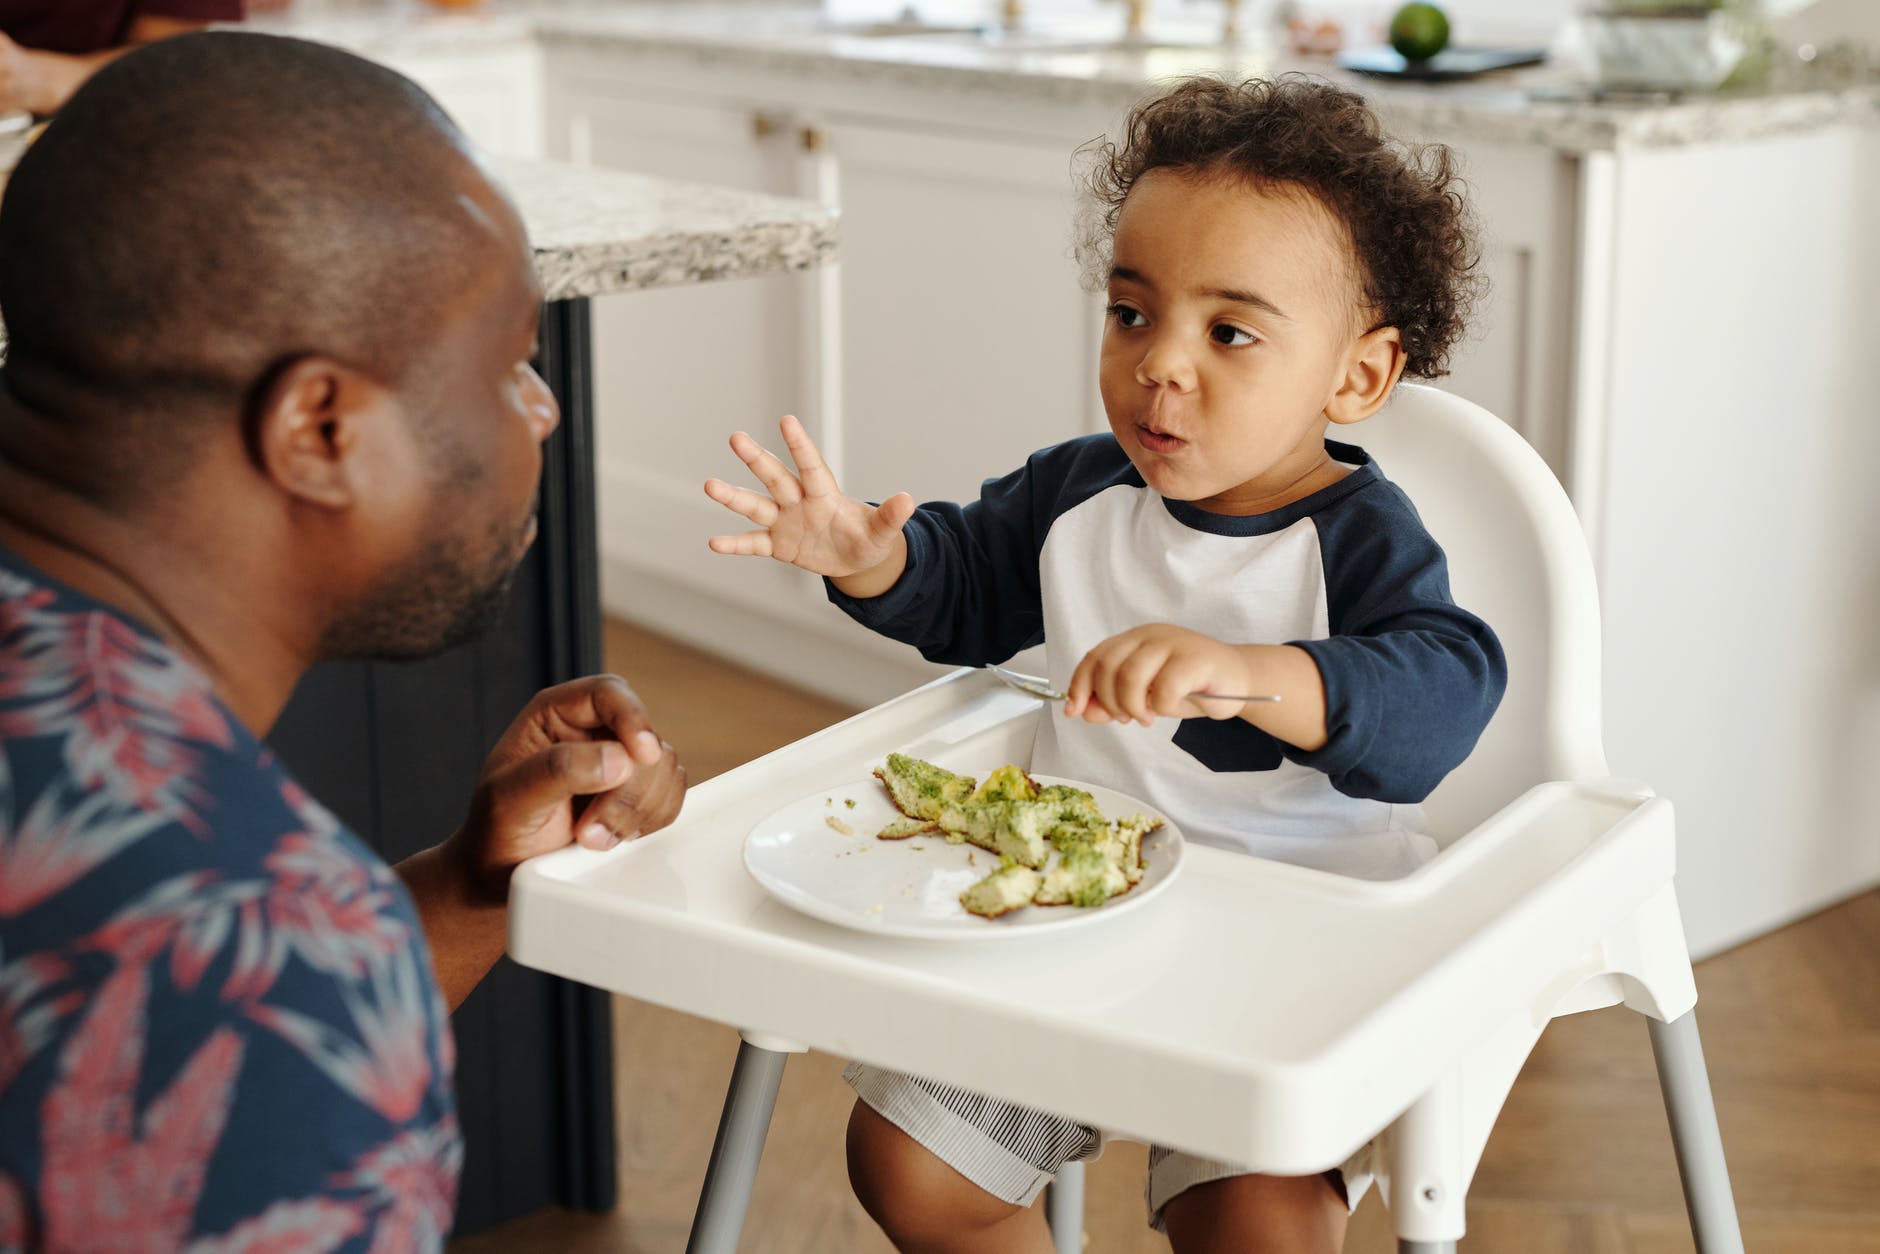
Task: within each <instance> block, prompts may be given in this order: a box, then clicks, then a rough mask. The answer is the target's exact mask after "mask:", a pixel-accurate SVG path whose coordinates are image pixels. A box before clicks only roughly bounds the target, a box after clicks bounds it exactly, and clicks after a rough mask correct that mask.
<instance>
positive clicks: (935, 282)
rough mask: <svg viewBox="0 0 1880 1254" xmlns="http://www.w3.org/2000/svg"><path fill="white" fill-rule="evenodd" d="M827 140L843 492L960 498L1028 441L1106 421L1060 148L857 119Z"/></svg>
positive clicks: (1028, 446)
mask: <svg viewBox="0 0 1880 1254" xmlns="http://www.w3.org/2000/svg"><path fill="white" fill-rule="evenodd" d="M828 140H829V149H830V151H831V152H832V153H833V155H834V161H835V167H836V182H837V185H838V188H839V199H840V203H841V208H842V254H841V256H842V286H841V292H842V324H843V335H842V346H841V347H842V352H841V357H842V395H843V423H844V430H843V432H842V447H843V449H844V471H845V474H846V485H845V486H847V487H848V489H849V490H850V491H851V493H853V494H855V495H860V496H867V497H871V498H874V499H880V498H882V497H884V496H887V495H890V494H892V493H894V492H898V491H907V492H912V493H913V494H914V496H915V498H916V499H917V500H930V499H935V498H945V499H952V500H963V499H972V498H973V497H974V496H976V495H977V494H978V490H979V484H980V482H981V481H982V480H984V479H986V478H988V477H990V476H993V475H999V474H1004V473H1005V472H1007V471H1009V470H1012V469H1014V468H1016V467H1018V466H1019V465H1021V464H1022V463H1023V462H1024V460H1025V457H1026V456H1027V455H1028V454H1030V453H1031V452H1033V451H1035V450H1036V449H1038V448H1041V447H1043V446H1045V445H1047V444H1052V443H1055V442H1057V441H1060V440H1065V439H1068V438H1070V437H1072V436H1076V435H1081V434H1084V433H1086V432H1089V431H1093V430H1100V429H1103V427H1104V423H1103V419H1102V408H1101V404H1100V402H1099V399H1098V394H1097V352H1098V336H1099V332H1100V330H1101V302H1100V301H1099V300H1098V298H1097V297H1095V296H1092V295H1089V294H1087V293H1086V292H1084V291H1083V289H1082V287H1081V286H1080V284H1079V281H1078V270H1077V264H1076V262H1075V261H1074V260H1073V258H1072V256H1071V239H1072V216H1073V208H1074V204H1075V201H1074V197H1073V194H1072V181H1071V171H1070V155H1069V154H1070V148H1069V146H1068V145H1064V144H1045V143H1042V142H1040V143H1037V144H1027V143H1023V142H1019V141H1014V140H1007V139H993V138H980V137H973V136H969V135H966V134H963V133H958V132H955V133H951V134H941V133H937V132H924V131H917V130H905V129H899V128H891V127H887V126H874V125H862V124H855V123H843V124H838V125H832V126H830V127H829V128H828Z"/></svg>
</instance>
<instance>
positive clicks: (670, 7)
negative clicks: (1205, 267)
mask: <svg viewBox="0 0 1880 1254" xmlns="http://www.w3.org/2000/svg"><path fill="white" fill-rule="evenodd" d="M1099 16H1100V17H1101V18H1102V19H1103V20H1104V23H1105V25H1103V26H1102V27H1095V26H1087V29H1088V30H1090V32H1091V34H1090V36H1089V37H1088V38H1079V37H1078V36H1079V35H1081V33H1082V32H1081V31H1078V30H1076V29H1073V30H1072V32H1071V39H1072V41H1071V42H1068V43H1067V42H1065V41H1064V40H1062V39H1052V38H1046V37H1038V36H1032V37H1023V36H1021V37H1019V38H1015V39H1011V40H1001V39H998V38H991V39H985V38H979V37H975V36H972V35H969V34H920V35H903V36H894V37H881V36H871V35H865V34H861V33H857V32H856V31H854V30H852V29H849V28H847V27H846V26H845V24H843V23H839V22H832V21H831V20H830V19H828V18H827V17H826V16H825V15H824V11H823V10H822V9H821V8H820V7H807V6H785V5H776V4H769V3H762V2H761V0H742V2H732V3H721V2H715V3H711V4H685V5H680V4H673V3H662V2H659V0H646V2H641V3H614V4H595V3H592V2H591V0H590V2H588V3H582V2H580V0H485V3H483V4H481V5H478V6H476V7H474V8H471V9H468V10H464V11H448V10H445V9H441V8H431V7H429V6H426V5H423V4H419V3H414V2H413V0H403V2H402V3H393V4H383V3H381V4H371V3H352V2H350V0H320V2H319V3H316V4H314V5H312V6H310V7H305V8H301V7H296V8H295V9H292V10H290V11H288V12H286V13H282V14H276V15H267V16H262V17H258V18H255V19H253V20H251V21H250V22H249V23H248V26H249V27H250V28H251V29H258V30H268V31H276V32H279V33H283V34H295V35H300V36H302V37H305V38H310V39H319V40H323V41H327V42H332V43H337V44H340V45H342V46H347V47H352V48H355V49H357V50H359V51H362V52H368V53H371V54H373V55H378V56H387V55H393V56H395V55H397V54H398V53H399V52H401V51H405V50H411V51H417V50H422V49H437V50H443V49H447V48H451V47H456V46H472V45H477V44H486V45H487V44H500V43H510V42H514V41H526V40H537V41H540V42H541V43H542V44H544V45H546V46H555V45H568V46H580V47H585V48H594V47H597V46H614V47H619V48H623V49H638V50H641V51H647V52H654V51H656V52H659V53H661V54H663V55H665V56H668V57H677V58H689V59H691V60H694V61H696V62H698V63H699V64H701V65H708V66H713V67H719V68H741V69H745V70H751V71H765V72H772V73H779V74H785V75H801V76H803V77H805V78H815V79H818V80H821V81H832V80H833V81H842V82H847V83H853V84H869V83H876V84H880V85H883V86H890V87H906V88H914V89H920V90H927V91H940V92H954V93H975V94H980V95H983V96H991V97H994V98H1006V99H1011V100H1014V101H1022V100H1039V101H1048V102H1053V103H1059V104H1067V105H1089V106H1095V107H1098V108H1103V109H1107V110H1110V111H1113V112H1120V111H1122V110H1123V109H1126V108H1127V107H1128V106H1129V105H1130V104H1131V103H1132V102H1133V101H1134V100H1136V99H1137V98H1138V97H1140V96H1141V94H1142V93H1143V92H1144V91H1145V90H1147V89H1148V88H1149V87H1150V86H1151V85H1152V84H1153V83H1155V82H1156V81H1158V80H1162V79H1167V78H1173V77H1179V76H1182V75H1186V74H1197V73H1222V74H1227V75H1238V76H1248V77H1252V76H1261V75H1270V74H1275V73H1279V72H1282V71H1287V70H1298V71H1303V72H1306V73H1312V74H1318V75H1321V76H1323V77H1326V78H1330V79H1333V80H1335V81H1340V82H1344V83H1347V84H1349V85H1350V86H1352V87H1354V88H1355V89H1357V90H1359V91H1361V92H1363V93H1364V94H1365V96H1366V97H1367V98H1368V99H1370V100H1371V101H1372V102H1373V104H1374V105H1376V106H1377V107H1378V109H1379V110H1380V112H1382V113H1383V114H1384V115H1385V117H1386V119H1387V121H1388V122H1389V123H1390V124H1391V125H1392V126H1393V127H1394V128H1395V129H1397V130H1398V131H1399V132H1401V133H1408V134H1416V135H1421V136H1428V137H1432V138H1441V139H1445V140H1474V141H1486V142H1500V143H1515V144H1533V145H1539V146H1545V147H1552V148H1556V149H1559V150H1562V151H1567V152H1586V151H1602V150H1611V149H1618V148H1634V147H1652V148H1655V147H1670V146H1677V145H1683V144H1696V143H1707V142H1718V141H1740V140H1749V139H1756V138H1760V137H1764V136H1772V135H1781V134H1789V133H1798V132H1805V131H1809V130H1814V129H1817V128H1821V127H1826V126H1832V125H1837V124H1844V123H1854V124H1862V125H1871V124H1874V123H1877V122H1880V65H1876V64H1875V62H1874V60H1873V59H1872V58H1865V57H1855V58H1846V57H1819V58H1817V59H1816V61H1814V62H1810V63H1803V62H1798V61H1796V60H1795V59H1794V58H1793V57H1792V56H1791V57H1787V58H1785V59H1783V60H1781V61H1780V62H1779V63H1778V64H1777V66H1776V69H1775V71H1774V72H1773V73H1772V74H1771V75H1770V76H1769V79H1770V81H1769V84H1768V85H1767V86H1764V87H1761V88H1757V89H1748V90H1734V91H1722V92H1718V93H1714V94H1691V95H1685V96H1681V97H1679V96H1673V95H1669V94H1644V95H1638V96H1631V97H1624V96H1615V95H1600V94H1597V93H1594V92H1591V91H1589V90H1588V89H1586V88H1584V87H1581V86H1577V85H1575V84H1573V83H1571V82H1569V81H1566V80H1565V79H1564V78H1563V76H1562V75H1561V74H1560V72H1559V71H1557V70H1553V69H1551V68H1550V67H1539V68H1537V69H1534V70H1526V71H1510V72H1505V73H1502V74H1497V75H1490V76H1486V77H1484V78H1482V79H1478V80H1475V81H1471V82H1466V83H1444V84H1428V85H1410V84H1397V83H1389V82H1385V81H1382V80H1377V79H1372V78H1365V77H1363V76H1359V75H1353V74H1349V73H1347V72H1345V71H1343V70H1340V69H1339V68H1338V67H1337V66H1336V65H1335V64H1334V63H1333V62H1331V61H1330V60H1327V59H1323V58H1317V59H1314V58H1296V57H1291V56H1285V55H1282V56H1277V57H1276V56H1274V55H1271V54H1270V53H1269V52H1268V51H1267V50H1266V46H1265V44H1264V43H1262V42H1259V41H1250V42H1249V43H1247V44H1246V45H1244V46H1222V45H1219V44H1213V45H1198V44H1190V43H1188V41H1189V40H1190V39H1192V38H1193V37H1194V36H1195V34H1196V32H1197V30H1198V29H1199V28H1198V27H1197V25H1196V23H1197V21H1198V19H1197V18H1195V17H1193V16H1188V17H1186V18H1179V17H1172V18H1170V19H1168V20H1169V21H1171V22H1185V25H1181V26H1178V27H1172V28H1171V34H1173V35H1174V36H1175V38H1174V39H1171V41H1170V43H1169V44H1162V45H1151V46H1149V47H1146V48H1124V47H1119V46H1114V44H1113V41H1111V40H1110V39H1109V37H1108V34H1107V32H1108V28H1109V26H1111V25H1116V24H1118V23H1120V20H1121V15H1120V13H1119V12H1117V11H1115V10H1107V11H1105V12H1104V13H1102V14H1101V15H1099ZM1099 32H1103V33H1099Z"/></svg>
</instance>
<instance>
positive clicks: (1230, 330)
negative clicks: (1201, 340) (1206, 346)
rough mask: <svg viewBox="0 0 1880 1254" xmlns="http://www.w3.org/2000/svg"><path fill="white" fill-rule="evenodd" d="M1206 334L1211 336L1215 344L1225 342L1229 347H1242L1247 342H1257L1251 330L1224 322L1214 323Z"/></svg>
mask: <svg viewBox="0 0 1880 1254" xmlns="http://www.w3.org/2000/svg"><path fill="white" fill-rule="evenodd" d="M1208 334H1209V335H1210V336H1211V337H1213V340H1214V342H1215V343H1216V344H1225V345H1227V346H1228V347H1230V348H1242V347H1245V346H1246V345H1248V344H1253V343H1257V342H1258V341H1257V340H1256V339H1255V338H1254V334H1253V332H1251V331H1243V330H1241V329H1240V328H1239V327H1235V326H1229V325H1228V324H1227V323H1225V322H1222V323H1218V324H1216V325H1215V327H1214V328H1213V329H1212V330H1210V331H1209V332H1208Z"/></svg>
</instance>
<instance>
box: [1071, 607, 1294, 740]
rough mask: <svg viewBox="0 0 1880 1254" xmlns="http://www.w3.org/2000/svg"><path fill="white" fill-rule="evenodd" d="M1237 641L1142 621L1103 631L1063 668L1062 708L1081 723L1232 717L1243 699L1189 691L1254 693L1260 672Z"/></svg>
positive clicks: (1258, 687)
mask: <svg viewBox="0 0 1880 1254" xmlns="http://www.w3.org/2000/svg"><path fill="white" fill-rule="evenodd" d="M1254 672H1255V668H1254V666H1253V664H1252V663H1251V661H1250V659H1249V657H1248V651H1247V650H1246V649H1244V648H1243V647H1242V646H1239V645H1232V644H1227V643H1224V642H1222V641H1220V640H1216V639H1214V638H1213V637H1212V636H1204V635H1202V634H1201V633H1200V632H1198V631H1190V630H1189V629H1188V628H1186V627H1176V626H1174V625H1173V624H1170V623H1150V624H1148V625H1147V626H1144V627H1132V628H1131V629H1130V630H1128V631H1125V632H1121V633H1119V634H1117V635H1114V636H1111V637H1110V638H1109V639H1108V640H1105V641H1104V642H1103V643H1102V644H1099V645H1098V646H1097V647H1096V648H1094V649H1092V650H1090V652H1088V653H1086V654H1084V656H1083V660H1082V661H1080V662H1078V663H1077V669H1076V670H1075V671H1073V672H1072V673H1071V684H1070V688H1069V690H1068V692H1067V694H1066V699H1065V702H1064V713H1065V714H1067V715H1069V716H1070V717H1072V718H1082V719H1083V720H1084V721H1085V722H1087V723H1109V722H1131V721H1133V722H1138V723H1141V724H1142V725H1143V726H1145V727H1147V726H1148V725H1149V724H1150V723H1152V722H1154V721H1155V720H1156V719H1157V718H1158V717H1160V718H1217V719H1226V718H1234V717H1236V716H1237V715H1239V714H1240V712H1241V710H1242V708H1243V703H1242V702H1239V701H1229V700H1210V699H1207V698H1201V697H1193V696H1190V695H1189V694H1190V693H1205V692H1259V691H1262V688H1261V687H1260V684H1261V680H1260V677H1259V676H1258V675H1257V674H1255V673H1254Z"/></svg>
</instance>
